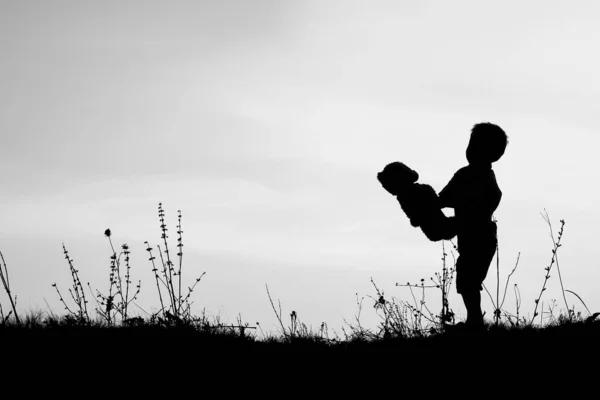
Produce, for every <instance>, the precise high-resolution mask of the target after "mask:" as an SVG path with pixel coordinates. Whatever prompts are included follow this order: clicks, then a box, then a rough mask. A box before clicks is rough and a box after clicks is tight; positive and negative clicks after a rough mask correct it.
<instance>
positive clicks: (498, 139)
mask: <svg viewBox="0 0 600 400" xmlns="http://www.w3.org/2000/svg"><path fill="white" fill-rule="evenodd" d="M507 142H508V138H507V136H506V133H504V131H503V130H502V128H500V127H499V126H498V125H494V124H491V123H489V122H484V123H481V124H476V125H475V126H474V127H473V129H472V130H471V137H470V139H469V144H468V146H467V151H466V156H467V161H468V162H469V164H482V163H485V164H491V163H493V162H496V161H498V160H499V159H500V157H502V155H503V154H504V151H505V149H506V145H507Z"/></svg>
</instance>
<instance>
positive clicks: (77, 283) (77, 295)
mask: <svg viewBox="0 0 600 400" xmlns="http://www.w3.org/2000/svg"><path fill="white" fill-rule="evenodd" d="M63 253H64V254H65V259H66V260H67V263H68V264H69V271H70V272H71V280H72V283H73V287H72V288H69V294H70V295H71V299H72V300H73V302H74V303H75V306H76V308H74V309H73V310H72V309H71V308H70V307H69V306H68V305H67V302H66V301H65V299H64V297H63V296H62V294H61V293H60V290H59V289H58V286H57V285H56V283H53V284H52V287H54V289H56V293H58V297H59V299H60V301H61V303H63V305H64V306H65V310H66V311H67V312H68V317H70V318H72V319H74V321H75V322H76V323H82V324H87V325H89V324H90V322H91V321H90V315H89V313H88V309H87V304H88V301H87V300H86V298H85V290H84V289H83V285H82V284H81V280H80V279H79V270H77V269H75V265H74V263H73V259H72V258H71V257H69V252H68V251H67V248H66V247H65V245H64V243H63ZM88 285H89V283H88Z"/></svg>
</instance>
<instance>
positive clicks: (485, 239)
mask: <svg viewBox="0 0 600 400" xmlns="http://www.w3.org/2000/svg"><path fill="white" fill-rule="evenodd" d="M496 233H497V226H496V223H494V222H491V221H490V225H489V226H486V227H485V228H484V229H481V230H477V231H476V232H473V233H472V234H461V235H459V236H458V252H459V256H458V260H456V291H457V292H458V293H463V292H467V291H468V292H473V291H475V290H479V291H480V290H483V287H482V286H481V285H482V283H483V280H484V279H485V277H486V275H487V273H488V270H489V268H490V264H491V262H492V259H493V258H494V254H496V245H497V244H498V239H497V237H496Z"/></svg>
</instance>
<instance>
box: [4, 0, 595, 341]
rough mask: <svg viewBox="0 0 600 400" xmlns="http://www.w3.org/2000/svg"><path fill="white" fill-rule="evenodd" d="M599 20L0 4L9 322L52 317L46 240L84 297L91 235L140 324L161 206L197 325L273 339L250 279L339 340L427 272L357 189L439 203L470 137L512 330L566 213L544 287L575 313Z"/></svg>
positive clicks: (413, 4)
mask: <svg viewBox="0 0 600 400" xmlns="http://www.w3.org/2000/svg"><path fill="white" fill-rule="evenodd" d="M599 18H600V5H598V4H597V2H594V1H575V2H564V1H527V2H523V1H505V2H502V3H497V2H488V1H454V2H446V1H373V0H370V1H327V0H319V1H281V0H278V1H275V0H273V1H259V0H255V1H243V0H220V1H189V2H183V1H139V2H138V1H123V0H122V1H102V2H98V1H96V2H94V1H52V2H47V1H3V2H2V3H1V5H0V48H2V53H3V54H2V57H1V58H0V88H1V91H0V132H1V133H0V134H1V135H2V141H1V144H0V184H1V190H0V199H1V201H2V203H1V204H2V207H1V208H0V223H1V230H0V250H1V251H2V252H3V254H4V256H5V259H6V261H7V264H8V268H9V273H10V277H11V283H12V287H13V290H14V291H15V292H16V293H17V295H18V298H19V305H20V309H22V310H23V311H26V310H29V309H47V306H46V303H45V301H47V302H48V303H49V304H50V305H51V307H52V308H53V310H54V311H55V312H59V311H60V310H61V307H60V305H59V303H58V299H57V296H56V294H55V293H54V292H53V291H52V287H51V286H50V285H51V284H52V283H53V282H56V283H57V284H58V285H59V287H63V288H64V290H66V288H67V287H68V285H69V279H70V275H69V271H68V265H67V264H66V261H65V260H64V258H63V254H62V243H65V245H66V246H67V249H69V251H70V252H71V255H72V256H73V258H74V259H75V263H76V265H77V266H78V268H79V270H80V274H81V275H82V280H85V281H90V282H91V284H92V285H93V286H94V287H98V288H99V289H101V290H105V289H106V287H107V281H108V271H109V257H110V254H111V253H110V247H109V245H108V242H107V241H106V238H105V237H104V236H103V232H104V230H105V229H106V228H110V229H111V230H112V231H113V234H114V236H113V240H114V241H115V244H119V245H120V244H121V243H128V244H129V245H130V246H131V247H132V255H131V257H132V260H133V271H132V274H133V277H134V279H142V298H141V300H140V304H141V305H144V307H146V308H149V309H151V308H153V307H157V306H158V297H157V294H156V288H155V287H154V286H153V285H154V282H153V280H152V273H151V272H150V270H151V266H150V264H149V262H148V260H147V256H146V252H145V251H144V246H143V242H144V241H146V240H148V241H150V242H151V244H152V243H154V244H157V243H158V240H159V239H160V231H159V223H158V216H157V206H158V203H159V202H163V204H164V207H165V211H166V214H167V223H168V224H169V226H170V229H171V230H170V232H171V233H172V234H173V237H172V239H173V243H174V239H175V237H174V233H175V230H176V229H175V225H176V215H177V210H182V213H183V221H182V222H183V227H184V237H183V241H184V245H185V248H184V249H185V250H186V253H185V254H186V259H185V261H184V268H185V271H184V281H185V280H186V279H187V280H188V282H189V283H191V282H193V280H194V278H195V276H198V275H200V274H201V273H202V272H203V271H206V272H207V275H206V276H205V278H204V280H203V281H202V283H201V284H200V285H199V286H198V290H197V292H196V294H195V295H194V298H195V300H196V303H195V306H196V307H197V310H201V309H202V308H203V307H206V311H207V312H210V313H212V314H215V315H216V314H219V315H221V316H222V318H224V319H227V320H234V319H235V318H236V317H237V316H238V314H240V313H241V315H242V319H244V320H247V321H249V322H251V323H254V322H256V321H259V322H260V323H261V325H262V326H263V327H264V328H265V329H273V330H275V329H276V325H275V322H276V320H275V317H274V314H273V312H272V309H271V306H270V304H269V302H268V298H267V295H266V291H265V284H268V285H269V288H270V290H271V294H272V295H273V296H274V297H275V298H278V299H280V300H281V303H282V307H283V310H284V312H285V313H287V314H289V313H290V312H291V311H292V310H295V311H296V312H297V313H298V315H299V318H300V319H301V320H302V321H305V322H307V323H309V324H312V325H313V326H318V325H319V324H320V323H321V322H322V321H325V322H327V323H329V325H330V327H332V328H339V327H341V326H342V325H343V319H347V320H349V321H350V320H352V318H353V316H354V315H355V313H356V312H357V306H356V294H357V293H358V295H359V297H362V296H366V295H374V291H373V288H372V286H371V283H370V278H371V277H373V279H374V280H375V281H376V282H377V283H378V285H379V286H381V288H383V289H384V290H385V292H386V295H389V296H395V297H398V298H399V299H402V300H409V299H411V297H410V292H408V291H407V289H405V288H397V287H395V286H394V285H395V283H396V282H400V283H405V282H406V281H413V282H416V281H418V280H419V279H420V278H428V277H430V276H432V275H433V274H434V273H435V272H436V271H438V270H440V268H441V261H440V258H441V254H442V248H441V243H431V242H428V241H427V239H426V238H425V236H424V235H423V234H422V233H421V232H420V231H419V230H417V229H414V228H412V227H411V226H410V224H409V223H408V220H407V219H406V217H405V216H404V214H403V213H402V212H401V210H400V208H399V206H398V204H397V202H396V201H395V200H394V199H393V198H392V197H391V196H390V195H389V194H387V193H386V192H385V191H384V190H383V189H382V188H381V186H380V185H379V183H378V182H377V181H376V178H375V177H376V173H377V172H378V171H380V170H381V169H382V168H383V167H384V166H385V165H386V164H387V163H389V162H391V161H403V162H405V163H406V164H408V165H409V166H411V167H412V168H413V169H415V170H417V171H418V172H419V174H420V176H421V181H422V182H425V183H429V184H431V185H432V186H433V187H434V188H435V189H436V190H438V191H439V190H441V188H443V186H444V185H445V184H446V183H447V181H448V180H449V179H450V178H451V177H452V175H453V173H454V172H455V171H456V170H457V169H458V168H460V167H462V166H464V165H466V159H465V156H464V152H465V148H466V144H467V142H468V138H469V131H470V128H471V127H472V125H473V124H475V123H477V122H483V121H490V122H493V123H496V124H498V125H500V126H501V127H502V128H504V130H505V131H506V132H507V134H508V136H509V140H510V142H509V146H508V148H507V151H506V154H505V156H504V157H503V158H502V159H501V160H500V161H499V162H497V163H496V164H494V166H493V167H494V170H495V171H496V175H497V178H498V182H499V185H500V187H501V189H502V191H503V193H504V195H503V199H502V202H501V204H500V207H499V209H498V210H497V213H496V218H497V219H498V221H499V222H498V225H499V241H500V257H501V258H500V261H501V263H500V264H501V279H502V281H503V282H504V279H505V276H506V275H507V274H508V272H509V271H510V269H512V267H513V264H514V261H515V259H516V257H517V254H518V253H519V252H521V263H520V266H519V268H518V269H517V272H516V274H515V275H514V276H513V279H514V282H515V283H518V284H519V287H520V289H521V294H522V296H523V306H522V308H521V313H524V314H525V315H527V313H532V312H533V306H534V303H533V300H534V298H535V296H536V295H537V293H538V292H539V290H540V289H541V286H542V283H543V277H544V273H545V271H544V267H545V266H547V264H548V263H549V261H550V258H551V252H550V250H551V248H552V241H551V239H550V237H549V230H548V226H547V225H546V224H545V222H544V220H543V219H542V218H541V216H540V212H541V211H543V210H544V209H546V210H547V211H548V213H549V214H550V217H551V220H552V222H553V224H554V228H555V229H556V228H558V227H559V225H560V224H559V220H560V219H565V220H566V226H565V233H564V239H563V247H561V252H560V253H559V254H560V258H559V261H560V267H561V272H562V278H563V281H564V283H565V288H566V289H569V290H573V291H575V292H577V293H578V294H579V295H580V296H581V297H582V298H583V299H584V301H585V302H586V304H587V305H588V307H589V308H590V310H591V311H592V312H594V311H598V309H600V293H599V292H598V290H597V282H598V279H599V278H600V272H599V267H600V266H599V265H598V250H597V243H596V241H597V239H596V236H597V235H596V230H597V227H598V226H599V225H600V212H599V211H598V208H597V204H598V203H599V201H600V191H598V189H597V187H596V185H595V184H596V183H597V181H598V175H599V173H598V170H599V169H598V157H597V152H598V148H599V147H600V146H599V145H600V136H599V135H598V131H599V130H600V118H599V117H598V109H599V108H598V107H599V106H600V80H598V79H597V71H599V70H600V58H599V57H598V54H597V53H598V52H597V51H596V49H598V47H599V46H600V29H598V26H597V21H598V19H599ZM186 275H187V276H186ZM551 275H552V277H551V278H550V282H549V289H548V291H547V292H546V293H545V297H544V298H543V300H544V301H545V304H547V303H548V302H550V301H551V299H553V298H555V299H557V310H558V308H560V307H563V308H564V305H563V303H562V302H561V299H562V295H561V294H560V291H559V288H560V286H559V284H558V280H557V278H558V275H557V274H556V273H552V274H551ZM495 284H496V280H495V270H494V268H492V269H491V270H490V274H489V275H488V278H487V280H486V285H487V286H488V287H490V288H492V287H493V288H495ZM431 296H432V297H431V299H432V300H431V301H434V299H435V296H434V293H432V294H431ZM567 296H569V297H568V298H567V299H568V300H569V302H570V303H571V304H575V305H576V308H577V309H580V310H584V308H583V307H582V306H581V303H579V301H578V300H577V299H576V298H575V297H574V296H572V295H569V294H567ZM507 298H508V300H507V305H506V308H507V309H508V310H509V311H511V312H512V311H514V296H512V293H510V294H509V295H508V296H507ZM365 301H366V300H365ZM435 301H437V300H435ZM0 302H1V304H2V305H3V306H4V307H7V306H8V299H7V297H6V295H5V294H1V295H0ZM366 304H367V303H365V305H366ZM433 306H434V307H437V305H433ZM451 306H452V307H453V308H454V309H455V311H457V313H458V314H460V315H462V314H463V313H464V311H463V310H464V307H463V305H462V301H461V300H460V298H459V297H457V296H456V293H455V290H454V288H453V294H452V297H451ZM484 309H485V310H486V311H487V313H488V315H490V314H491V313H492V311H493V310H492V309H491V306H490V305H489V302H488V301H487V299H485V301H484ZM363 317H364V318H365V319H366V320H367V321H368V322H370V323H372V324H375V323H376V322H377V318H376V315H375V314H374V311H373V309H372V307H371V304H369V305H368V306H366V307H365V309H364V310H363Z"/></svg>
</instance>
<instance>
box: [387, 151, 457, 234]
mask: <svg viewBox="0 0 600 400" xmlns="http://www.w3.org/2000/svg"><path fill="white" fill-rule="evenodd" d="M377 179H378V180H379V182H380V183H381V185H382V186H383V188H384V189H385V190H387V191H388V192H389V193H391V194H392V195H394V196H396V198H397V199H398V202H399V203H400V207H401V208H402V211H404V213H405V214H406V216H407V217H408V219H409V220H410V224H411V225H412V226H414V227H420V228H421V231H423V233H424V234H425V236H427V238H428V239H429V240H431V241H433V242H437V241H440V240H449V239H452V238H453V237H454V236H456V232H457V227H456V220H455V218H454V217H447V216H446V215H445V214H444V213H443V212H442V210H441V208H440V205H439V200H438V195H437V193H436V192H435V190H434V189H433V188H432V187H431V186H429V185H426V184H422V183H417V181H418V180H419V174H418V173H417V172H416V171H414V170H412V169H411V168H409V167H407V166H406V165H404V164H403V163H401V162H397V161H396V162H393V163H391V164H388V165H387V166H386V167H385V168H384V169H383V171H381V172H379V173H378V174H377Z"/></svg>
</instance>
